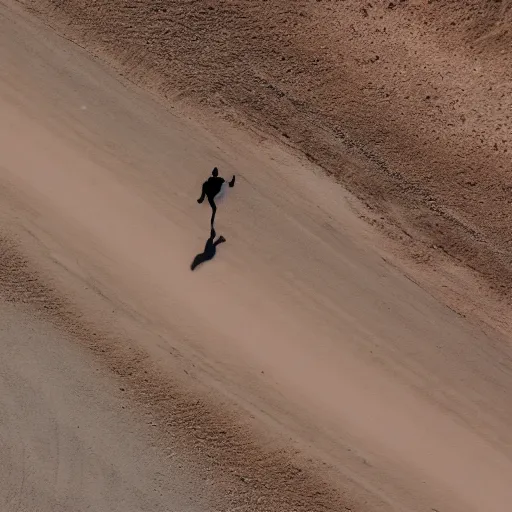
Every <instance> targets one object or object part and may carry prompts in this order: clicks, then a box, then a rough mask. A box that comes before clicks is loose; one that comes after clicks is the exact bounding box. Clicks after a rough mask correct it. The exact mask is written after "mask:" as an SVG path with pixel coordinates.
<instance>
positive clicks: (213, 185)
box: [203, 176, 225, 198]
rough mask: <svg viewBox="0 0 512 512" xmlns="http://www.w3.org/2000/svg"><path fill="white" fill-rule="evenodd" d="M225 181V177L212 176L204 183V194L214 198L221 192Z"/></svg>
mask: <svg viewBox="0 0 512 512" xmlns="http://www.w3.org/2000/svg"><path fill="white" fill-rule="evenodd" d="M224 181H225V180H224V178H221V177H220V176H210V177H209V178H208V180H206V181H205V182H204V183H203V195H205V196H207V197H208V198H210V197H211V198H214V197H215V196H216V195H217V194H218V193H219V192H220V189H221V188H222V184H223V183H224Z"/></svg>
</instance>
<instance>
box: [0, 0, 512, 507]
mask: <svg viewBox="0 0 512 512" xmlns="http://www.w3.org/2000/svg"><path fill="white" fill-rule="evenodd" d="M0 5H1V11H0V12H1V16H0V62H1V63H2V65H1V66H0V112H1V116H0V137H1V148H0V185H1V189H0V190H1V195H2V197H1V203H2V205H1V209H0V211H1V214H2V221H3V226H4V230H5V232H6V234H5V240H10V241H12V246H10V249H9V251H5V250H4V253H3V254H4V256H3V260H2V261H3V263H2V278H1V282H2V286H3V288H2V290H3V295H2V296H3V297H4V299H6V300H8V301H10V302H11V303H13V304H10V305H9V306H5V307H4V308H3V309H2V318H3V319H4V320H3V321H2V324H3V325H5V326H6V329H7V330H6V331H5V332H4V334H5V335H3V337H2V349H1V350H2V353H1V355H2V357H1V358H0V360H1V363H0V364H1V366H0V375H1V376H2V381H0V382H1V386H2V389H1V395H2V397H5V398H3V399H2V401H1V402H0V404H1V405H2V417H1V419H2V423H1V425H2V430H1V431H0V432H1V440H2V444H1V446H2V450H3V452H4V453H6V454H9V453H10V454H11V455H10V456H9V455H8V456H9V460H10V461H11V463H10V466H8V467H7V468H6V469H2V473H0V475H1V478H2V484H1V485H2V495H1V500H3V501H1V502H0V503H2V502H3V503H5V504H6V506H7V510H56V509H58V508H56V507H57V505H58V506H59V507H60V509H62V510H86V509H87V507H88V506H89V507H92V508H94V510H101V511H102V510H105V511H106V510H134V511H135V510H159V508H158V507H159V506H160V507H161V508H162V510H163V509H164V508H163V507H164V503H167V505H166V506H167V507H171V509H173V510H203V509H204V508H201V507H204V503H201V502H199V501H198V502H194V503H192V504H190V505H189V504H188V503H189V501H188V500H189V498H190V497H194V499H196V498H197V499H198V500H201V499H204V500H207V499H210V498H209V497H208V493H207V492H206V491H205V484H204V482H205V481H206V480H204V479H203V478H202V477H201V479H199V475H200V474H201V473H200V469H197V471H196V470H195V469H194V475H195V476H196V477H197V478H196V480H200V482H203V484H201V483H198V481H195V480H194V479H191V478H190V476H187V474H189V473H190V470H188V469H187V467H188V466H186V465H183V464H181V466H182V467H181V468H180V467H179V466H180V465H179V464H178V465H177V467H174V466H173V464H172V463H170V462H169V459H168V457H166V456H164V452H163V451H161V452H159V451H158V450H157V449H155V450H151V451H149V450H146V449H145V443H146V442H148V443H150V441H149V440H146V439H145V436H146V435H147V436H148V438H151V439H152V440H151V443H154V446H155V447H156V446H159V444H158V443H160V444H165V443H168V442H169V440H170V439H172V438H173V436H174V438H175V442H177V443H179V450H180V453H182V454H183V457H185V456H187V457H190V458H191V459H190V460H191V461H192V460H193V462H191V464H197V465H198V466H197V467H198V468H201V467H203V469H204V468H205V467H207V466H209V465H211V466H212V469H211V478H212V481H213V482H216V484H214V485H213V486H212V488H213V490H212V491H211V492H212V493H213V494H216V497H215V500H216V501H215V503H216V505H215V506H216V507H219V508H220V509H222V510H233V509H234V508H235V507H238V508H237V510H251V511H252V510H272V511H274V510H276V511H278V510H315V511H316V510H343V507H345V509H346V510H361V511H367V510H368V511H369V510H404V511H405V510H407V511H425V510H427V511H431V510H438V511H440V512H441V511H442V512H445V511H449V512H451V511H454V512H455V511H461V512H462V511H464V512H468V511H485V512H502V511H503V512H504V511H506V510H508V508H509V504H510V502H511V500H512V488H511V486H510V481H511V476H512V450H511V448H510V446H511V443H510V441H511V437H510V436H511V434H510V429H509V425H510V423H511V421H512V409H511V407H510V403H509V396H510V392H511V391H512V372H511V370H512V366H511V361H512V359H511V355H512V349H511V347H510V344H509V342H508V340H506V339H503V338H502V337H500V335H498V334H497V333H496V332H494V331H492V330H491V329H490V328H489V327H486V331H485V332H484V331H483V330H482V328H481V327H479V326H478V325H476V324H472V323H471V321H469V320H466V319H463V318H461V317H460V316H458V315H456V314H455V313H454V312H453V311H451V310H450V309H448V308H446V307H445V306H443V305H442V304H440V303H438V302H437V301H436V300H435V299H434V298H432V296H431V295H430V294H429V293H428V292H427V291H425V290H422V289H421V288H419V287H418V286H417V285H416V284H414V283H413V282H412V281H411V280H409V279H408V278H406V277H405V276H403V275H402V274H400V272H398V270H396V269H395V267H394V266H393V265H392V262H391V261H389V260H388V259H387V257H386V256H385V254H384V252H383V251H382V250H379V249H378V248H379V247H380V246H381V240H380V239H379V238H378V236H377V235H376V234H375V233H374V232H372V230H371V229H370V228H369V227H368V226H367V225H366V224H365V223H364V222H363V221H362V220H360V219H358V217H357V216H356V215H355V214H354V212H353V209H352V208H351V203H352V202H353V201H354V200H353V199H352V198H351V197H350V196H348V194H345V193H344V192H343V191H342V190H340V188H339V187H338V186H336V185H335V184H334V183H332V182H331V181H329V180H328V179H327V178H325V177H322V176H321V173H320V172H319V171H318V170H317V169H315V168H312V167H311V165H308V164H306V163H305V162H304V161H301V160H299V158H298V157H297V156H296V155H291V154H288V153H286V152H284V150H282V149H281V148H280V147H278V146H277V145H275V144H273V143H272V141H271V140H269V139H266V138H265V137H263V136H261V135H258V134H246V133H241V132H238V131H236V130H234V129H231V128H229V127H228V126H226V125H224V124H221V123H220V122H219V123H218V124H214V123H213V122H212V123H211V124H209V125H205V124H200V123H198V122H194V121H193V120H191V119H187V118H186V117H185V116H184V115H183V114H179V113H176V114H174V113H173V112H166V111H165V110H164V109H163V108H162V106H161V105H160V104H159V103H157V102H156V101H155V100H154V99H152V98H150V97H149V96H148V95H147V94H146V93H144V92H142V91H139V90H137V89H136V88H135V87H132V86H130V85H129V84H126V83H124V82H122V81H120V80H119V79H118V78H117V77H116V76H115V75H114V74H113V73H111V72H110V71H109V70H108V68H107V67H106V66H105V65H103V64H102V63H99V62H97V61H94V60H92V59H91V58H90V57H89V56H88V55H87V54H86V53H85V52H84V51H81V50H80V49H78V48H77V47H75V46H73V45H72V44H71V43H69V42H68V41H66V40H64V39H62V38H60V37H58V36H56V35H55V34H53V33H52V32H50V31H49V30H48V29H47V28H45V27H44V26H42V25H40V24H39V23H38V22H37V21H35V20H34V19H32V18H31V17H30V16H27V15H26V14H25V13H23V11H21V10H20V9H19V8H18V7H15V4H14V3H12V2H10V1H5V0H4V1H2V2H1V3H0ZM214 165H217V166H218V167H219V169H220V170H221V174H222V175H223V176H225V177H228V178H230V177H231V175H232V174H236V175H237V183H236V186H235V188H234V189H233V190H232V191H230V194H229V195H228V197H227V198H226V200H225V202H224V204H222V205H221V206H220V209H219V213H218V215H217V234H218V235H223V236H224V237H225V238H226V240H227V242H226V243H225V244H222V245H220V246H219V247H218V251H217V255H216V257H215V259H214V260H213V261H211V262H208V263H206V264H204V266H202V267H200V268H199V269H197V270H196V271H195V272H193V273H192V272H190V270H189V267H190V263H191V261H192V260H193V258H194V256H195V255H196V254H197V253H199V252H201V250H202V249H203V247H204V243H205V241H206V239H207V238H208V236H209V227H208V222H209V211H208V207H207V206H206V205H201V206H199V205H198V204H197V203H196V199H197V197H198V196H199V192H200V186H201V183H202V181H203V180H204V179H205V178H206V177H207V176H208V174H209V172H210V170H211V168H212V167H213V166H214ZM4 243H5V242H4ZM13 247H14V248H13ZM15 256H16V257H15ZM11 257H12V258H14V261H13V262H11V263H9V261H8V260H9V258H11ZM16 258H18V259H16ZM21 261H22V262H23V265H26V266H27V268H30V269H31V271H30V272H31V274H30V275H33V276H35V277H34V278H33V279H34V280H33V281H31V280H30V279H32V278H30V279H28V278H27V277H26V275H28V273H23V272H20V271H19V267H20V264H19V262H21ZM27 272H28V271H27ZM34 283H37V286H39V287H41V290H43V289H44V287H45V286H47V287H51V290H52V292H51V294H50V293H47V294H45V293H43V292H41V293H40V294H34V293H32V292H31V291H30V290H31V289H33V288H34V286H35V284H34ZM41 283H43V284H41ZM38 289H39V288H38ZM50 299H51V300H50ZM49 302H50V303H51V304H52V306H51V307H48V303H49ZM21 303H23V304H21ZM63 304H72V307H71V306H69V307H70V308H71V309H72V311H73V315H74V316H73V319H74V320H73V323H72V325H73V328H70V325H71V323H70V321H69V318H70V314H69V315H68V314H67V313H66V315H64V314H63V313H62V309H63ZM22 307H23V308H24V309H26V308H29V311H32V315H35V314H36V312H39V311H42V313H41V314H42V315H43V318H44V319H45V320H44V321H48V322H50V321H53V322H54V323H56V324H57V327H58V328H59V334H57V333H56V332H55V331H52V330H50V328H49V327H44V328H42V327H39V326H40V324H39V323H33V324H32V322H40V321H43V320H37V319H32V320H26V317H25V316H20V315H27V314H29V315H30V314H31V313H26V312H23V313H22V312H20V308H22ZM48 310H49V311H48ZM82 324H84V325H85V324H87V326H88V327H87V329H85V327H84V328H82ZM31 326H32V327H31ZM91 326H95V327H94V328H95V329H96V330H94V329H93V328H92V327H91ZM27 329H28V330H29V331H30V330H31V329H36V330H37V332H38V334H37V336H31V335H30V334H29V333H28V332H27ZM47 329H48V330H47ZM107 331H108V332H110V333H113V334H112V336H114V335H115V336H117V339H121V338H122V339H123V340H124V339H126V346H124V345H123V343H124V341H122V343H121V346H117V345H116V349H115V350H117V352H116V355H115V365H114V363H113V361H114V356H113V355H112V354H113V349H111V348H109V347H110V346H109V345H107V344H106V345H105V348H104V350H105V353H104V354H103V356H102V353H101V350H102V343H103V341H102V340H103V338H101V339H100V338H99V337H98V339H96V340H95V341H90V340H89V341H87V343H85V344H84V343H83V344H82V345H80V343H79V342H77V341H76V339H77V338H80V336H82V335H83V333H84V332H86V333H87V336H88V337H91V336H93V335H95V334H96V332H97V333H99V332H107ZM83 338H84V336H82V338H81V339H82V341H83ZM128 340H129V341H128ZM75 342H76V343H77V347H81V348H80V349H78V348H74V347H73V343H75ZM105 343H106V342H105ZM13 345H16V348H14V346H13ZM18 345H19V348H18ZM132 346H133V347H134V348H133V350H134V351H136V350H138V351H142V352H144V353H147V354H148V357H147V358H145V357H140V358H139V359H137V361H136V364H133V359H132V360H130V359H129V357H128V356H126V352H127V350H128V349H129V348H130V347H132ZM91 348H93V349H94V350H91ZM81 351H82V352H81ZM102 358H103V361H104V362H103V363H102V362H101V361H102ZM95 365H99V367H100V368H101V370H100V373H101V376H95V374H94V367H95ZM114 366H115V369H116V372H115V373H116V375H112V376H109V374H108V369H109V368H110V369H112V368H113V367H114ZM126 368H128V370H127V369H126ZM141 369H144V372H146V371H147V374H145V375H143V376H142V377H141V379H139V381H137V386H138V388H137V390H136V391H133V393H131V391H130V390H131V389H132V387H134V383H133V379H131V376H132V373H136V374H138V372H140V371H141ZM184 370H185V371H184ZM178 371H179V372H180V375H181V374H183V375H184V379H190V380H191V381H193V385H192V388H191V389H193V393H195V394H194V395H193V396H194V398H193V399H192V398H190V397H189V398H190V399H189V401H188V402H187V403H188V404H189V405H188V406H187V408H182V409H179V408H175V409H173V411H174V412H173V413H172V414H168V415H166V413H165V411H166V409H165V407H167V402H169V401H171V400H174V401H177V402H178V401H179V400H181V398H180V395H179V392H183V396H188V395H187V391H186V385H188V381H183V382H182V381H181V377H180V378H178V376H177V372H178ZM185 372H186V373H185ZM166 376H167V377H168V378H169V379H174V381H175V386H176V389H180V390H181V391H179V392H178V391H176V392H175V393H174V394H173V396H170V395H168V394H166V393H163V392H162V389H165V388H164V387H162V386H163V384H162V379H163V380H165V378H166ZM157 379H158V383H159V384H158V386H157V385H156V384H155V385H153V384H154V383H155V382H157ZM118 381H119V382H123V384H122V385H121V387H123V388H124V389H125V390H126V392H127V394H129V396H130V400H131V402H130V403H131V405H130V408H133V411H134V415H133V416H130V418H129V419H128V418H127V417H126V414H125V413H124V412H123V410H122V409H120V407H122V405H121V404H122V402H121V401H119V399H117V398H116V392H115V391H114V390H115V389H117V388H119V386H120V385H119V383H118ZM21 382H23V383H26V384H24V385H20V383H21ZM180 383H181V384H180ZM181 385H182V388H180V387H179V386H181ZM116 386H117V388H116ZM207 387H208V388H209V390H207V389H206V388H207ZM190 393H192V391H190ZM38 397H40V398H38ZM197 397H200V398H197ZM183 400H184V399H183ZM35 402H37V404H35ZM192 403H196V404H197V407H196V408H194V406H192V405H190V404H192ZM157 404H158V405H157ZM169 407H171V406H170V405H169ZM222 407H225V408H226V409H225V410H226V412H224V409H223V408H222ZM156 408H158V411H156V410H155V413H154V415H155V417H154V419H153V420H152V423H151V424H150V425H151V427H152V430H151V429H150V428H149V427H148V426H147V424H145V423H144V422H143V421H142V420H139V419H138V417H137V411H139V412H140V411H145V412H147V411H148V410H153V409H156ZM4 410H6V411H7V412H6V413H5V414H4ZM130 410H132V409H130ZM207 410H208V411H210V410H213V411H216V412H217V415H218V416H215V415H214V414H213V415H212V414H210V413H208V414H206V412H205V411H207ZM227 411H229V412H227ZM29 414H30V415H32V416H29ZM231 414H233V415H234V416H231ZM223 417H226V418H232V417H237V418H238V420H237V421H238V423H237V426H236V429H234V430H233V433H231V431H229V428H228V427H226V425H225V422H223V421H222V420H221V419H222V418H223ZM5 418H7V419H5ZM55 418H57V419H55ZM216 422H217V423H216ZM64 424H65V427H64V426H63V427H61V426H60V425H64ZM75 424H76V428H78V426H80V428H82V426H81V425H82V424H85V425H92V426H91V427H90V428H89V430H88V433H87V434H86V435H84V436H83V437H81V436H78V434H74V433H73V434H72V432H74V430H73V431H72V430H71V429H74V428H75ZM38 425H41V427H40V428H39V427H38ZM201 429H203V431H207V435H206V437H202V438H201V436H198V438H199V439H200V440H202V442H200V441H197V439H196V441H197V442H191V441H190V438H189V437H187V435H188V434H186V433H184V432H185V431H190V430H194V431H195V432H197V431H201ZM147 430H151V432H147ZM63 431H64V433H62V432H63ZM228 431H229V435H227V434H226V432H228ZM14 432H19V433H20V434H21V435H19V434H16V435H15V434H14ZM95 432H97V434H95ZM62 438H63V440H62ZM121 438H122V442H123V444H129V445H130V447H131V448H130V451H128V452H126V451H124V450H122V449H121V448H122V446H121V447H120V446H116V439H121ZM258 441H259V442H261V445H260V446H258ZM59 443H61V445H62V444H64V448H63V449H60V448H59ZM42 445H46V447H45V449H46V450H47V451H46V452H45V451H41V450H43V448H42V447H41V446H42ZM167 447H168V445H167ZM59 449H60V451H58V450H59ZM56 451H58V453H57V452H56ZM165 453H166V452H165ZM142 454H143V455H142ZM263 454H265V455H263ZM100 455H101V457H100ZM180 456H181V455H180ZM2 457H3V455H2ZM144 457H146V458H144ZM101 458H104V459H107V460H108V463H109V465H110V469H109V470H107V469H106V468H104V467H103V466H101V464H100V462H97V461H98V460H102V459H101ZM77 460H78V462H77ZM34 461H37V462H34ZM81 461H83V462H81ZM74 464H81V468H80V469H74V468H75V466H74ZM97 465H100V467H99V468H97ZM9 467H12V468H14V469H13V470H12V471H11V470H9ZM84 467H85V469H83V468H84ZM190 467H192V466H190ZM27 468H33V470H31V471H32V472H31V473H30V475H29V477H27V478H28V480H26V481H27V482H28V484H23V485H22V483H23V482H24V479H23V474H28V469H27ZM59 468H62V469H59ZM67 468H69V472H68V471H67ZM59 471H62V473H59ZM74 471H76V472H77V473H76V474H75V473H73V472H74ZM124 471H127V472H128V473H123V472H124ZM23 472H25V473H23ZM81 472H83V473H81ZM156 472H158V473H159V475H158V477H157V475H156ZM64 473H67V474H68V475H70V476H67V477H66V476H64ZM119 474H122V475H123V476H122V478H121V477H118V476H116V475H119ZM16 475H19V476H16ZM59 475H60V476H59ZM83 475H85V477H83ZM175 478H177V479H178V482H181V479H183V481H184V482H186V485H184V484H183V485H182V484H181V483H175V480H174V479H175ZM83 479H85V480H86V484H83ZM171 480H172V481H173V482H174V483H173V487H172V488H171V489H169V488H168V487H166V492H167V495H164V496H163V497H161V496H160V495H159V492H161V491H160V489H161V488H160V487H158V486H156V485H155V481H158V482H160V485H162V486H167V483H168V482H169V481H171ZM235 480H236V481H237V482H238V483H237V484H235V483H233V482H234V481H235ZM135 481H137V485H136V484H135ZM25 485H26V486H25ZM315 485H318V489H317V490H315V489H316V488H315ZM96 486H99V488H100V489H101V493H100V494H101V498H99V497H98V491H97V487H96ZM227 488H229V489H230V491H229V493H228V492H227V491H226V489H227ZM4 491H5V492H4ZM336 493H337V495H336ZM169 494H172V497H170V496H169ZM120 495H123V499H125V500H126V501H125V502H120V501H119V500H120V499H121V498H119V499H118V497H119V496H120ZM336 496H337V497H336ZM212 499H213V498H212ZM19 500H21V501H19ZM23 500H24V501H23ZM95 500H97V501H95ZM144 500H145V501H144ZM166 500H170V501H166ZM172 500H174V501H172ZM180 500H184V501H180ZM219 503H220V505H219ZM185 504H186V505H185ZM121 505H122V506H121ZM45 507H46V508H45ZM116 507H117V508H116ZM187 507H196V508H187ZM204 510H206V509H204Z"/></svg>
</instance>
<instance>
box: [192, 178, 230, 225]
mask: <svg viewBox="0 0 512 512" xmlns="http://www.w3.org/2000/svg"><path fill="white" fill-rule="evenodd" d="M225 181H226V180H225V179H224V178H221V177H220V176H210V177H209V178H208V179H207V180H206V181H205V182H204V183H203V188H202V191H201V197H200V198H199V199H198V200H197V202H198V203H202V202H203V201H204V198H205V197H207V198H208V203H210V206H211V207H212V218H211V220H210V224H211V227H212V228H213V223H214V222H215V214H216V213H217V205H216V204H215V201H214V199H215V196H216V195H217V194H218V193H219V192H220V191H221V189H222V185H223V184H224V182H225ZM234 185H235V177H234V176H233V179H232V180H231V181H230V182H229V186H230V187H233V186H234Z"/></svg>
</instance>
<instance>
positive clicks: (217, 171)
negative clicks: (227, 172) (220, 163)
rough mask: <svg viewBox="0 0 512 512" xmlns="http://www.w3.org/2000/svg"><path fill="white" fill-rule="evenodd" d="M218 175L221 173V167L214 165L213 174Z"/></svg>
mask: <svg viewBox="0 0 512 512" xmlns="http://www.w3.org/2000/svg"><path fill="white" fill-rule="evenodd" d="M218 175H219V169H217V167H214V168H213V171H212V176H215V177H217V176H218Z"/></svg>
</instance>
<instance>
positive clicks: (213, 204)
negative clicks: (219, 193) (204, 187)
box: [208, 196, 217, 228]
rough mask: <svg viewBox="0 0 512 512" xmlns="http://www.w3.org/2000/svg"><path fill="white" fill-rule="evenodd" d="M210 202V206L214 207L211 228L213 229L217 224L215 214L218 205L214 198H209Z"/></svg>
mask: <svg viewBox="0 0 512 512" xmlns="http://www.w3.org/2000/svg"><path fill="white" fill-rule="evenodd" d="M208 202H209V203H210V206H211V207H212V219H211V226H212V228H213V223H214V222H215V214H216V213H217V205H216V204H215V201H214V200H213V197H210V196H208Z"/></svg>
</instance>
